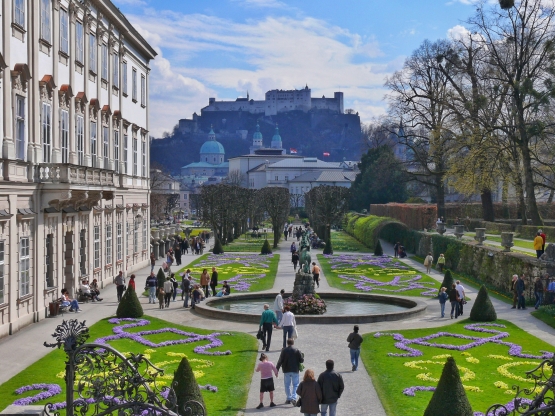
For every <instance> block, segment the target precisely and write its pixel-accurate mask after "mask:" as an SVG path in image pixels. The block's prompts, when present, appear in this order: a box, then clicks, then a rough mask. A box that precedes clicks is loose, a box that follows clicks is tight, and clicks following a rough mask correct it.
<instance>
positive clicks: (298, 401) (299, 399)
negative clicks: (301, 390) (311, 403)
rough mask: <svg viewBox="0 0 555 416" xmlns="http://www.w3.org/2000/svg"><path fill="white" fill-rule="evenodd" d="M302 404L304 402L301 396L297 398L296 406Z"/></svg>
mask: <svg viewBox="0 0 555 416" xmlns="http://www.w3.org/2000/svg"><path fill="white" fill-rule="evenodd" d="M302 405H303V404H302V402H301V398H300V397H299V398H298V399H297V402H296V403H295V406H296V407H301V406H302Z"/></svg>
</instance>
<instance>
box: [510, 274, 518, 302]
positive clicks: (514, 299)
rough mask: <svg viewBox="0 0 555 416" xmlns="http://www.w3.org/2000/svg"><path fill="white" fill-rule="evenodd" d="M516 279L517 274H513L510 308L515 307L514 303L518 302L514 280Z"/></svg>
mask: <svg viewBox="0 0 555 416" xmlns="http://www.w3.org/2000/svg"><path fill="white" fill-rule="evenodd" d="M517 280H518V274H513V278H512V280H511V292H513V307H512V308H511V309H516V304H517V303H518V293H517V291H516V282H517Z"/></svg>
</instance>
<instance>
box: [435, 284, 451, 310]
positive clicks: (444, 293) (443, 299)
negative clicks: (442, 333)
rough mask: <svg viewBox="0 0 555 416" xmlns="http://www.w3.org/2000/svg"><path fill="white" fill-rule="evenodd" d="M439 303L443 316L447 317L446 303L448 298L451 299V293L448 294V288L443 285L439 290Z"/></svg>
mask: <svg viewBox="0 0 555 416" xmlns="http://www.w3.org/2000/svg"><path fill="white" fill-rule="evenodd" d="M438 297H439V305H440V306H441V317H442V318H445V303H446V302H447V299H449V295H448V294H447V288H446V287H442V288H441V291H440V292H439V296H438Z"/></svg>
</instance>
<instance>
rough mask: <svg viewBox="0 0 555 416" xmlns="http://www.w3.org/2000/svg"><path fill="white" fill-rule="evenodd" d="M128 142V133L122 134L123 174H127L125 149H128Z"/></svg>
mask: <svg viewBox="0 0 555 416" xmlns="http://www.w3.org/2000/svg"><path fill="white" fill-rule="evenodd" d="M128 143H129V135H127V134H124V135H123V169H124V172H123V173H125V174H129V170H127V156H128V155H127V151H128Z"/></svg>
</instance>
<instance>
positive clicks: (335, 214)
mask: <svg viewBox="0 0 555 416" xmlns="http://www.w3.org/2000/svg"><path fill="white" fill-rule="evenodd" d="M349 194H350V191H349V188H345V187H343V186H330V185H322V186H317V187H315V188H312V189H311V190H310V191H308V192H307V193H306V194H305V206H306V211H307V213H308V217H309V219H310V223H311V224H312V226H313V227H314V229H315V230H317V232H318V235H319V236H320V237H321V238H322V239H323V240H326V241H328V239H329V238H330V233H331V226H332V225H334V224H339V223H340V222H341V220H342V219H343V217H344V216H345V214H346V213H347V211H348V210H349Z"/></svg>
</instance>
